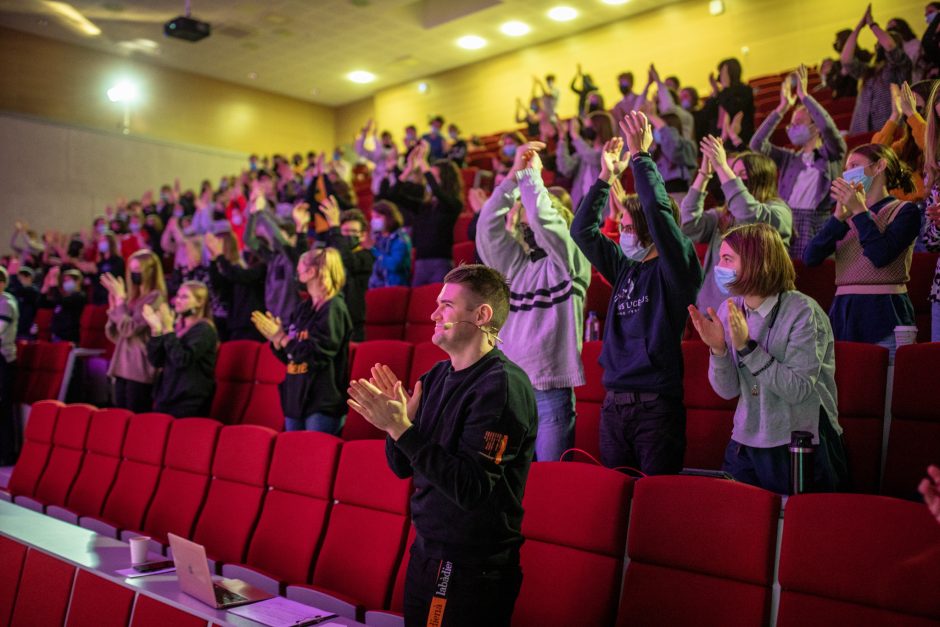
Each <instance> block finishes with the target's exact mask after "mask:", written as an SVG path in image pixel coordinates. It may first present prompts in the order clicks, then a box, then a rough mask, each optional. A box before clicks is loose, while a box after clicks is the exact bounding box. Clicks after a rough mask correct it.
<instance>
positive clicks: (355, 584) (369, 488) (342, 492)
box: [287, 440, 412, 618]
mask: <svg viewBox="0 0 940 627" xmlns="http://www.w3.org/2000/svg"><path fill="white" fill-rule="evenodd" d="M411 487H412V485H411V480H410V479H399V478H398V477H396V476H395V475H394V474H393V473H392V471H391V470H390V469H389V467H388V463H387V462H386V460H385V442H384V441H381V440H357V441H354V442H346V443H345V444H343V449H342V452H341V453H340V460H339V469H338V470H337V472H336V483H335V485H334V486H333V498H334V499H335V503H334V505H333V511H332V512H331V513H330V520H329V522H328V523H327V528H326V536H325V538H324V540H323V546H322V548H321V549H320V553H319V556H318V557H317V560H316V565H315V566H314V570H313V578H312V584H313V585H292V586H288V587H287V596H288V598H292V599H294V600H297V601H300V602H301V603H308V604H310V605H313V606H315V607H319V608H322V609H325V610H329V611H331V612H336V613H337V614H339V615H341V616H345V617H348V618H357V614H358V613H360V612H361V611H362V610H363V609H365V608H368V609H384V608H387V607H388V601H389V596H390V595H391V592H392V585H393V584H394V581H395V574H396V568H397V567H398V564H399V560H400V559H401V555H402V550H403V548H404V542H405V538H406V535H407V532H408V520H409V511H408V499H409V497H410V496H411Z"/></svg>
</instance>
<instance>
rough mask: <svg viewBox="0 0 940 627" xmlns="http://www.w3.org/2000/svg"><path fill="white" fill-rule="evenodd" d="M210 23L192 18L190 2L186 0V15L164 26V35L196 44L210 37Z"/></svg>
mask: <svg viewBox="0 0 940 627" xmlns="http://www.w3.org/2000/svg"><path fill="white" fill-rule="evenodd" d="M211 28H212V27H211V26H210V25H209V22H200V21H199V20H196V19H193V18H192V17H190V6H189V0H186V13H185V15H180V16H179V17H174V18H173V19H172V20H170V21H169V22H167V23H166V24H164V25H163V34H164V35H166V36H167V37H174V38H176V39H185V40H186V41H192V42H196V41H199V40H201V39H205V38H206V37H208V36H209V35H210V31H211Z"/></svg>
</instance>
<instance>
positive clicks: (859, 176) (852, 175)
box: [842, 165, 872, 194]
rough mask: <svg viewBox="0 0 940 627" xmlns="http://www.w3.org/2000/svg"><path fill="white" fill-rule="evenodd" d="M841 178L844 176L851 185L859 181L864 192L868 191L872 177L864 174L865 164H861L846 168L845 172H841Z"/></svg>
mask: <svg viewBox="0 0 940 627" xmlns="http://www.w3.org/2000/svg"><path fill="white" fill-rule="evenodd" d="M842 178H844V179H845V180H846V181H848V182H849V183H851V184H852V185H856V184H858V183H861V184H862V188H864V190H865V193H866V194H867V193H868V190H869V189H870V188H871V182H872V177H870V176H868V175H867V174H865V166H863V165H860V166H858V167H855V168H852V169H850V170H846V171H845V172H843V173H842Z"/></svg>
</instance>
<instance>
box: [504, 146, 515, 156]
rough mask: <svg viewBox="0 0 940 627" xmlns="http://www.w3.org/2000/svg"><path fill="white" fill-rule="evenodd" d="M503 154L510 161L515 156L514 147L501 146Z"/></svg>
mask: <svg viewBox="0 0 940 627" xmlns="http://www.w3.org/2000/svg"><path fill="white" fill-rule="evenodd" d="M503 154H504V155H506V156H507V157H509V158H510V159H511V158H513V157H515V156H516V145H515V144H506V145H505V146H503Z"/></svg>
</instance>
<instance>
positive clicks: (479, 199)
mask: <svg viewBox="0 0 940 627" xmlns="http://www.w3.org/2000/svg"><path fill="white" fill-rule="evenodd" d="M487 198H488V196H487V195H486V191H485V190H483V189H481V188H479V187H472V188H470V191H469V192H467V202H469V203H470V209H472V210H473V213H480V210H481V209H483V205H485V204H486V200H487Z"/></svg>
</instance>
